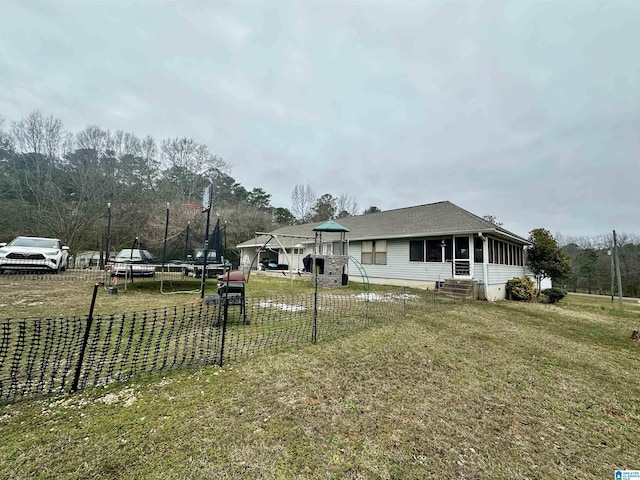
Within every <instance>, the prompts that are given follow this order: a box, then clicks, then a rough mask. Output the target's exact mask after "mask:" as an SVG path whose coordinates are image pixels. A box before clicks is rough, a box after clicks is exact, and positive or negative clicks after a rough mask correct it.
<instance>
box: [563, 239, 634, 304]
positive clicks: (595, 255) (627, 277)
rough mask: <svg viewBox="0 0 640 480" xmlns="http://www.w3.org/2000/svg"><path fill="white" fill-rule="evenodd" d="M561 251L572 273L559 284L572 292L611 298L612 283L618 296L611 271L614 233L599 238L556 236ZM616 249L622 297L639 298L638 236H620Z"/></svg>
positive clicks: (613, 257)
mask: <svg viewBox="0 0 640 480" xmlns="http://www.w3.org/2000/svg"><path fill="white" fill-rule="evenodd" d="M558 241H559V243H561V244H562V251H563V252H564V253H565V254H566V256H567V257H568V259H569V261H570V263H571V270H570V272H569V273H568V275H567V276H566V278H564V279H563V280H562V283H563V284H564V286H565V287H566V289H567V290H569V291H572V292H584V293H596V294H604V295H607V294H610V293H611V282H612V279H613V280H614V290H615V292H616V295H617V292H618V286H617V283H616V282H615V279H616V275H614V274H613V271H614V267H615V264H614V260H615V256H614V255H613V254H614V241H613V233H611V234H608V235H601V236H598V237H562V236H558ZM616 243H617V246H618V252H617V253H618V255H617V258H618V259H619V264H620V265H619V267H620V277H621V284H622V291H623V295H625V296H630V297H639V296H640V236H638V235H633V234H628V233H619V234H618V235H617V242H616Z"/></svg>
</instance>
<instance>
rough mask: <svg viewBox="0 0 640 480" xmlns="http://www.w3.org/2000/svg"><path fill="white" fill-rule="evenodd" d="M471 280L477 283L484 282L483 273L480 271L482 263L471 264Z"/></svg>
mask: <svg viewBox="0 0 640 480" xmlns="http://www.w3.org/2000/svg"><path fill="white" fill-rule="evenodd" d="M473 279H474V280H477V281H479V282H484V271H483V270H482V263H478V262H476V263H474V264H473Z"/></svg>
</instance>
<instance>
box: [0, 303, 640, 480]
mask: <svg viewBox="0 0 640 480" xmlns="http://www.w3.org/2000/svg"><path fill="white" fill-rule="evenodd" d="M603 315H605V316H606V315H608V314H607V313H603ZM628 321H629V320H628V319H625V318H621V317H618V316H614V315H610V316H609V317H608V318H605V319H599V318H590V317H588V316H587V317H586V318H585V317H584V316H583V313H582V312H580V311H574V310H572V309H571V308H569V307H566V308H563V307H552V308H549V307H548V306H546V305H528V306H522V305H518V304H512V303H507V302H505V303H500V304H493V305H492V304H483V303H473V304H470V305H466V306H458V307H454V308H453V309H450V310H435V311H434V310H432V311H429V312H420V313H413V314H412V315H410V316H407V317H405V318H395V319H389V321H388V323H387V324H386V325H384V326H380V327H376V328H373V329H370V330H367V331H364V332H362V333H360V334H358V335H357V336H352V337H348V338H342V339H339V340H336V341H333V342H331V343H320V344H318V345H316V346H309V347H305V348H303V349H301V350H300V351H297V352H289V353H283V354H279V355H273V356H261V357H256V358H255V359H254V360H253V361H250V362H247V363H243V364H237V365H235V366H232V367H227V368H225V369H224V370H219V369H215V368H204V369H201V370H198V371H193V372H191V373H182V374H180V373H176V374H172V375H171V376H167V377H166V378H157V379H155V380H151V381H149V382H147V383H139V382H136V383H135V384H128V385H125V386H119V387H118V386H113V387H110V388H108V389H105V390H102V389H100V390H90V391H86V392H83V393H82V394H80V395H75V396H71V397H63V398H62V399H61V400H58V401H48V402H34V403H29V404H27V403H23V404H17V405H14V406H7V407H3V408H2V410H0V438H2V439H3V440H2V443H1V444H0V471H5V472H11V475H12V476H13V477H14V478H28V477H31V476H36V475H40V476H41V477H44V478H47V477H49V478H89V477H90V478H110V477H114V476H118V477H120V478H247V479H249V478H251V479H253V478H267V479H268V478H273V479H277V478H388V479H391V478H402V479H405V478H408V479H412V478H416V479H417V478H523V479H524V478H580V479H600V478H607V477H610V476H611V475H613V472H614V470H615V469H616V468H629V469H631V468H638V465H637V452H636V449H635V444H636V443H637V438H638V436H639V435H640V411H639V409H638V406H637V398H638V396H640V386H639V384H638V381H637V375H636V372H637V371H638V367H640V361H639V359H638V353H639V352H638V345H637V344H634V343H632V342H629V340H628V338H625V337H627V335H626V333H625V332H626V330H627V329H628V328H627V327H628V325H627V322H628ZM577 323H579V324H582V325H583V326H584V327H585V328H584V329H582V330H581V329H579V328H577V327H576V324H577Z"/></svg>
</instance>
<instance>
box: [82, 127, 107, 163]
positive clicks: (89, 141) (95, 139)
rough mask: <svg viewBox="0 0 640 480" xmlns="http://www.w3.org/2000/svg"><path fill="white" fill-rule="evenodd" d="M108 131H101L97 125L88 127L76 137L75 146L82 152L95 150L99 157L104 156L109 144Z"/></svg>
mask: <svg viewBox="0 0 640 480" xmlns="http://www.w3.org/2000/svg"><path fill="white" fill-rule="evenodd" d="M110 137H111V133H110V132H109V130H102V129H101V128H100V127H98V126H97V125H89V126H88V127H87V128H85V129H84V130H83V131H81V132H80V133H78V134H77V135H76V145H77V146H78V148H81V149H83V150H95V151H96V153H97V154H98V155H100V156H102V155H104V154H105V153H106V151H107V149H108V147H109V144H110V142H111V138H110Z"/></svg>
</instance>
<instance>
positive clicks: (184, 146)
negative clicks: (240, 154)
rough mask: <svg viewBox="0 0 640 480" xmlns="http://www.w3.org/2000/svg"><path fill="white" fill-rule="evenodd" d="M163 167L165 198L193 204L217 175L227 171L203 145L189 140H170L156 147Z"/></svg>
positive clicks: (224, 164) (216, 157)
mask: <svg viewBox="0 0 640 480" xmlns="http://www.w3.org/2000/svg"><path fill="white" fill-rule="evenodd" d="M160 151H161V156H162V163H163V166H164V171H163V176H164V179H165V182H164V185H165V187H166V188H167V189H168V191H167V194H169V195H170V196H172V197H175V198H182V199H184V200H186V201H194V200H195V199H196V198H198V197H199V196H200V194H201V192H202V188H203V184H206V183H208V182H209V181H210V180H209V179H211V178H212V177H213V176H214V175H216V174H217V173H218V172H226V171H228V169H229V166H228V165H227V163H226V162H225V161H224V160H223V159H222V158H220V157H218V156H217V155H214V154H212V153H211V152H209V149H208V148H207V146H206V145H204V144H202V143H197V142H195V141H194V140H192V139H191V138H186V137H182V138H177V137H176V138H170V139H166V140H164V141H163V142H162V144H161V146H160Z"/></svg>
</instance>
